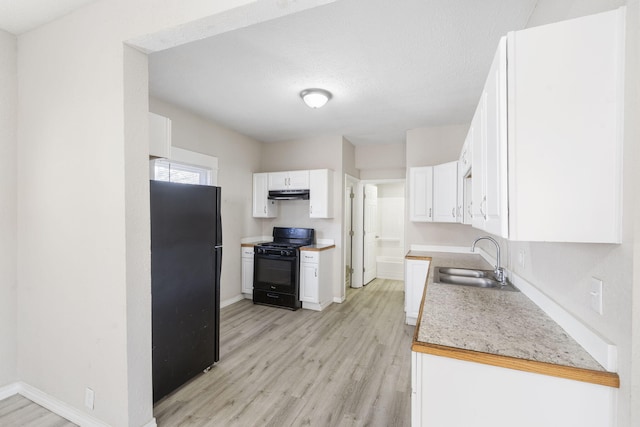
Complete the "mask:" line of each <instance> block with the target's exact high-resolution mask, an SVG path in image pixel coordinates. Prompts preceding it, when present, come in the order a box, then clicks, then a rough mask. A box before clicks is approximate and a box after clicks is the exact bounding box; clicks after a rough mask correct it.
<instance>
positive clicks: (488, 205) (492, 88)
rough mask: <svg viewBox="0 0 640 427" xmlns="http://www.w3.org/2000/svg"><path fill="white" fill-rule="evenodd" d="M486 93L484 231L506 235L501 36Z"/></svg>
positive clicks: (504, 87) (504, 85)
mask: <svg viewBox="0 0 640 427" xmlns="http://www.w3.org/2000/svg"><path fill="white" fill-rule="evenodd" d="M483 93H484V94H485V108H486V111H485V115H484V117H485V124H484V132H485V144H484V149H485V153H484V155H483V160H484V165H483V166H484V167H483V172H482V175H483V192H484V194H483V200H484V203H483V206H482V210H483V212H484V228H483V229H484V230H485V231H487V232H489V233H491V234H494V235H496V236H502V237H505V238H506V237H508V231H509V230H508V224H509V221H508V217H507V215H508V210H507V203H508V200H507V45H506V38H504V37H503V38H502V39H501V40H500V43H499V45H498V51H497V52H496V54H495V56H494V58H493V63H492V64H491V68H490V70H489V76H488V77H487V81H486V83H485V87H484V90H483Z"/></svg>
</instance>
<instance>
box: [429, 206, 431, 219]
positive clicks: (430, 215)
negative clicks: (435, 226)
mask: <svg viewBox="0 0 640 427" xmlns="http://www.w3.org/2000/svg"><path fill="white" fill-rule="evenodd" d="M429 218H431V208H429Z"/></svg>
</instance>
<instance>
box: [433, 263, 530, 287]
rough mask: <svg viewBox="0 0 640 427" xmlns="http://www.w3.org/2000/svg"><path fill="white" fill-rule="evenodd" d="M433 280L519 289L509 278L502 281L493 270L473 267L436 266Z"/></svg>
mask: <svg viewBox="0 0 640 427" xmlns="http://www.w3.org/2000/svg"><path fill="white" fill-rule="evenodd" d="M433 271H434V276H433V281H434V282H435V283H446V284H449V285H462V286H473V287H476V288H493V289H500V290H504V291H517V290H518V289H516V288H515V287H514V286H513V285H512V284H511V283H510V282H509V281H508V280H507V281H506V282H505V283H500V282H499V281H498V280H496V279H495V275H494V272H493V270H476V269H471V268H457V267H435V268H434V270H433Z"/></svg>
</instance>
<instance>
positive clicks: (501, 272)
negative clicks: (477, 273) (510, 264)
mask: <svg viewBox="0 0 640 427" xmlns="http://www.w3.org/2000/svg"><path fill="white" fill-rule="evenodd" d="M480 240H489V241H490V242H493V244H494V245H496V252H497V255H496V268H495V270H493V274H495V276H496V280H497V281H498V282H500V283H504V282H505V280H506V278H505V277H504V268H502V267H500V245H499V244H498V242H496V240H495V239H494V238H493V237H489V236H484V237H478V238H477V239H476V240H475V241H474V242H473V244H472V245H471V252H475V250H476V243H478V242H479V241H480Z"/></svg>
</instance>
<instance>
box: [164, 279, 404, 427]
mask: <svg viewBox="0 0 640 427" xmlns="http://www.w3.org/2000/svg"><path fill="white" fill-rule="evenodd" d="M403 298H404V293H403V282H399V281H392V280H379V279H378V280H375V281H374V282H372V283H370V284H369V285H367V286H366V287H364V288H361V289H350V290H349V292H348V296H347V301H346V302H344V303H342V304H332V305H331V306H330V307H328V308H327V309H326V310H324V311H322V312H314V311H309V310H298V311H295V312H292V311H289V310H284V309H278V308H273V307H265V306H259V305H253V304H252V303H251V302H250V301H241V302H239V303H236V304H233V305H231V306H229V307H225V308H224V309H223V310H222V321H221V354H220V362H219V363H218V364H216V366H214V368H213V369H211V371H210V372H208V373H206V374H204V375H200V376H199V377H197V378H196V379H194V380H193V381H191V382H190V383H189V384H187V385H186V386H184V387H182V388H181V389H180V390H178V391H176V392H175V393H173V394H172V395H170V396H168V397H167V398H165V399H164V400H162V401H160V402H159V403H158V404H157V405H156V407H155V411H154V412H155V416H156V419H157V422H158V425H159V426H160V427H164V426H225V427H226V426H242V427H247V426H274V427H275V426H278V427H285V426H385V427H387V426H394V427H395V426H398V427H401V426H409V425H410V424H411V422H410V420H411V413H410V412H411V411H410V396H411V394H410V393H411V380H410V371H411V368H410V364H411V362H410V359H411V335H412V333H413V327H411V326H407V325H405V324H404V311H403V305H404V304H403Z"/></svg>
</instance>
